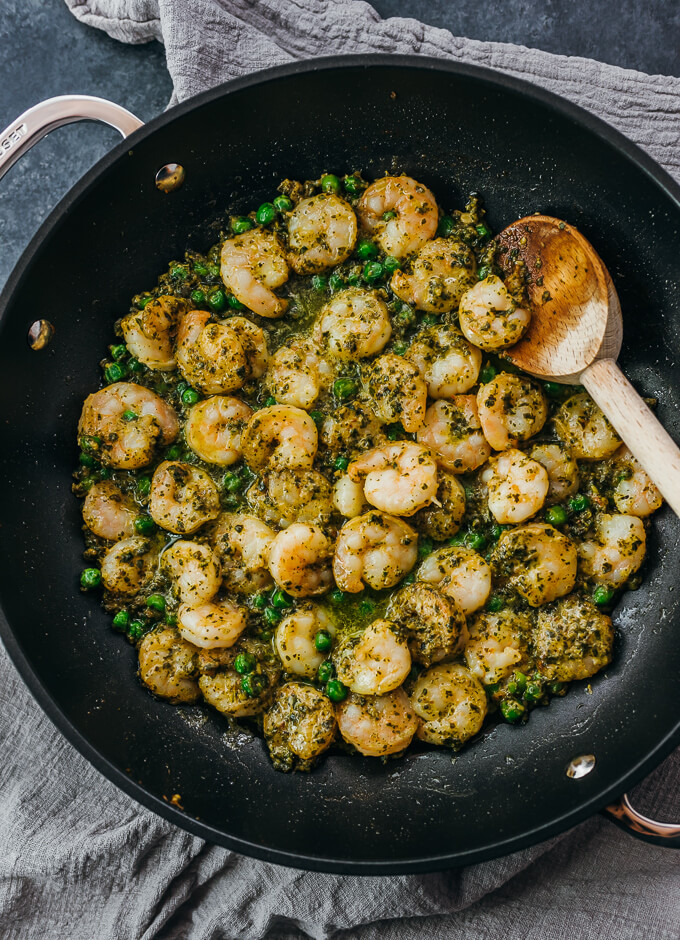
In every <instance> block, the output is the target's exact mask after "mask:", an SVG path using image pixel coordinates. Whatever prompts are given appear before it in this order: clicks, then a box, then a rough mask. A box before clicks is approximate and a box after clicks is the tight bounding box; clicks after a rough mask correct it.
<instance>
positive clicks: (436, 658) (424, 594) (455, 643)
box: [388, 581, 467, 666]
mask: <svg viewBox="0 0 680 940" xmlns="http://www.w3.org/2000/svg"><path fill="white" fill-rule="evenodd" d="M388 616H389V617H391V619H392V620H394V621H396V622H397V623H399V624H401V625H402V627H403V628H404V630H406V633H407V637H408V648H409V651H410V653H411V656H412V657H413V659H414V660H415V661H416V662H417V663H423V665H425V666H431V665H432V663H438V662H440V660H442V659H446V657H447V656H454V655H455V654H456V653H458V652H460V650H461V648H462V647H463V646H464V645H465V641H466V640H467V626H466V623H465V614H464V613H463V611H462V609H461V607H460V606H459V604H458V602H457V601H456V600H455V599H454V598H453V597H449V596H447V595H446V594H443V593H442V592H441V591H438V590H437V588H434V587H432V585H430V584H425V583H424V582H422V581H417V582H416V583H415V584H409V585H407V586H406V587H405V588H402V589H401V591H399V593H398V594H396V595H395V596H394V597H393V598H392V601H391V602H390V606H389V609H388Z"/></svg>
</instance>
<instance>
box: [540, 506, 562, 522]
mask: <svg viewBox="0 0 680 940" xmlns="http://www.w3.org/2000/svg"><path fill="white" fill-rule="evenodd" d="M545 521H546V522H549V523H550V525H564V523H565V522H566V521H567V510H566V509H565V508H564V506H551V507H550V509H549V510H548V511H547V512H546V514H545Z"/></svg>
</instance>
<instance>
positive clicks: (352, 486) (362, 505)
mask: <svg viewBox="0 0 680 940" xmlns="http://www.w3.org/2000/svg"><path fill="white" fill-rule="evenodd" d="M333 505H334V506H335V508H336V509H337V510H338V512H339V513H340V515H341V516H345V518H347V519H354V517H355V516H360V515H361V514H362V512H366V510H367V509H369V508H370V507H369V505H368V503H367V502H366V497H365V496H364V484H363V482H360V481H355V480H353V479H352V478H351V477H350V476H348V474H346V473H343V475H342V476H341V477H340V478H339V479H338V480H337V481H336V483H335V486H334V487H333Z"/></svg>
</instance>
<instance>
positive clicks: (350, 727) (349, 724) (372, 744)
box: [337, 689, 418, 757]
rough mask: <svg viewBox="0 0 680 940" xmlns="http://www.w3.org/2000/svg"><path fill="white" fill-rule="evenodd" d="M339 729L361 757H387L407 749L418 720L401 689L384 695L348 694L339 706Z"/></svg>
mask: <svg viewBox="0 0 680 940" xmlns="http://www.w3.org/2000/svg"><path fill="white" fill-rule="evenodd" d="M337 716H338V730H339V731H340V734H341V735H342V737H343V738H344V740H345V741H347V743H348V744H352V745H353V746H354V747H355V748H356V749H357V751H359V753H360V754H364V755H365V756H366V757H387V755H388V754H398V753H400V752H401V751H404V750H406V748H407V747H408V746H409V744H410V743H411V741H412V740H413V736H414V734H415V733H416V730H417V728H418V719H417V718H416V715H415V712H414V711H413V708H412V707H411V703H410V702H409V699H408V696H407V695H406V693H405V692H404V690H403V689H395V691H394V692H389V693H388V694H387V695H369V696H366V697H365V698H364V697H362V696H361V695H354V694H350V695H348V696H347V698H346V699H345V701H344V702H342V703H341V704H340V705H338V708H337Z"/></svg>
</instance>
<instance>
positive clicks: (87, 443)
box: [80, 434, 102, 454]
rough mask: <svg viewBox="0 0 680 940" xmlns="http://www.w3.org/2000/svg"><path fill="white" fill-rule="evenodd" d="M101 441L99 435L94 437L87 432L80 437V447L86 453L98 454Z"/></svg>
mask: <svg viewBox="0 0 680 940" xmlns="http://www.w3.org/2000/svg"><path fill="white" fill-rule="evenodd" d="M101 443H102V439H101V437H94V436H91V435H89V434H83V436H82V437H81V438H80V448H81V450H83V451H85V453H86V454H98V453H99V448H100V447H101Z"/></svg>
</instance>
